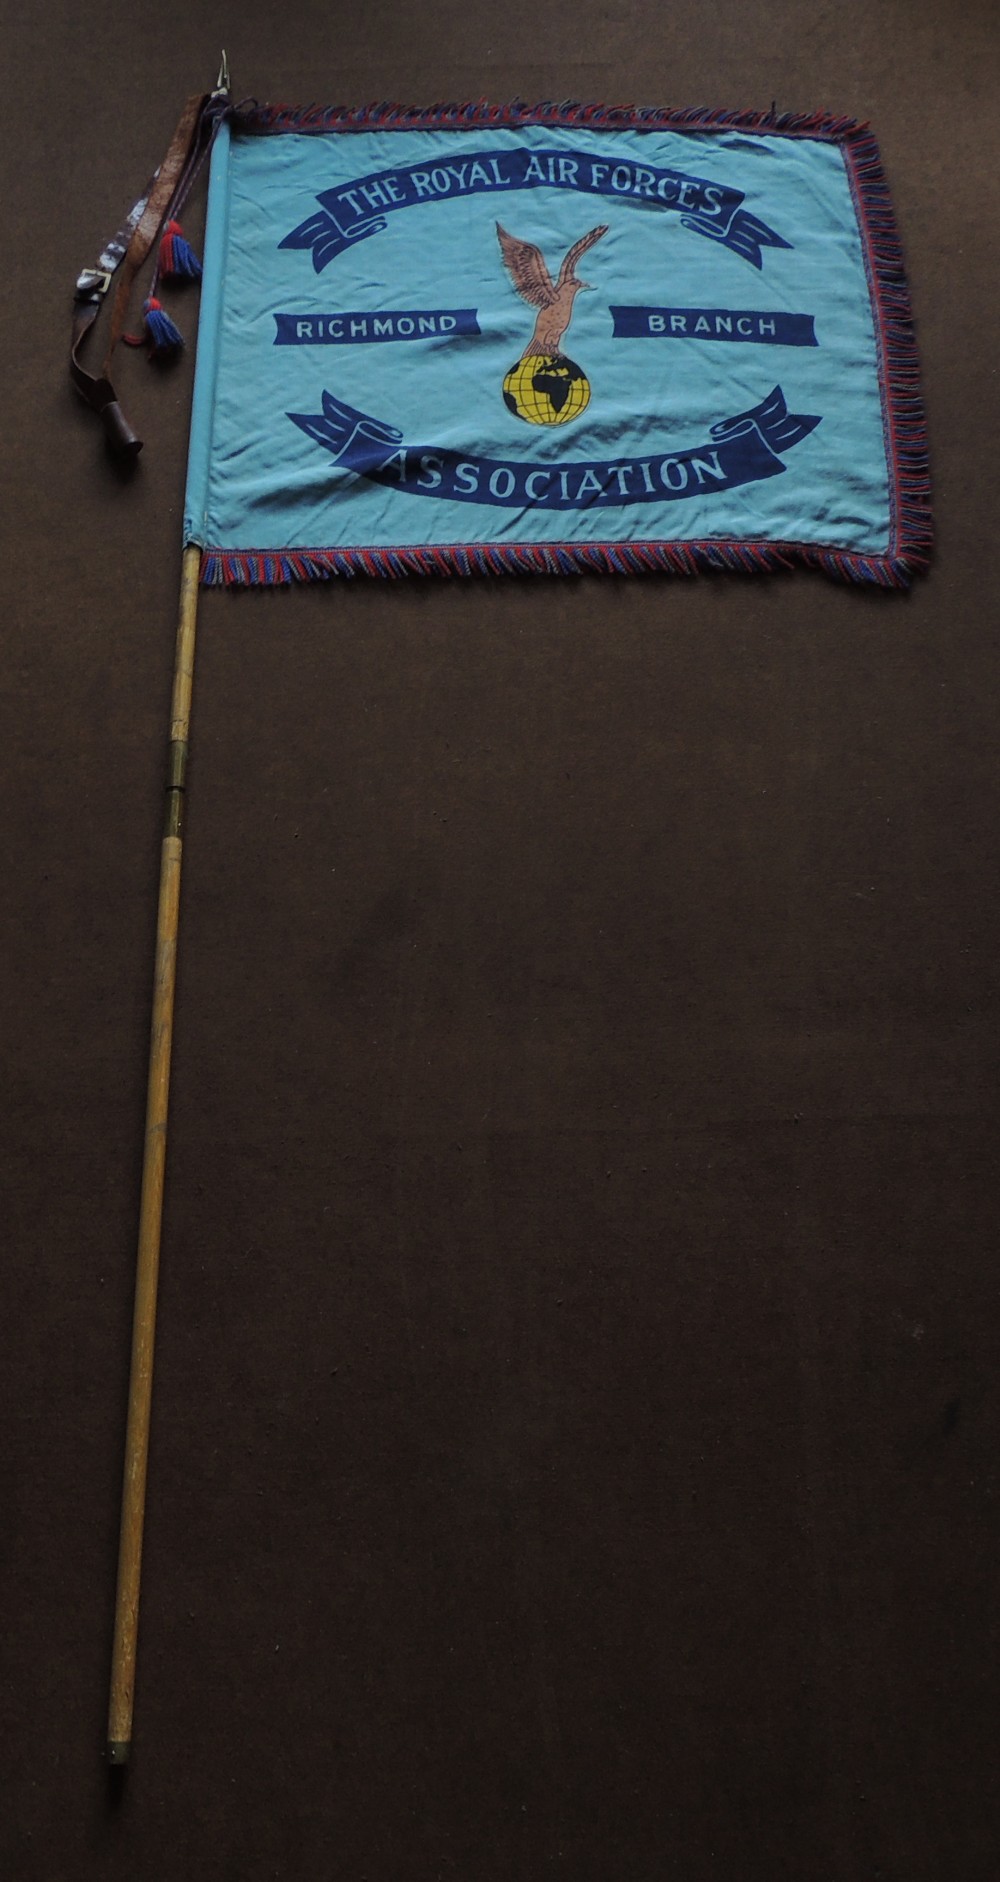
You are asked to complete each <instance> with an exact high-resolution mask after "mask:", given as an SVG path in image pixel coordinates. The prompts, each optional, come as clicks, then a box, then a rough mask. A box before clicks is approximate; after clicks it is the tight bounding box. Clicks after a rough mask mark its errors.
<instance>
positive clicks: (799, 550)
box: [201, 100, 933, 589]
mask: <svg viewBox="0 0 1000 1882" xmlns="http://www.w3.org/2000/svg"><path fill="white" fill-rule="evenodd" d="M234 121H235V124H236V127H237V129H238V130H239V131H241V132H249V133H252V134H254V135H264V136H270V135H276V134H280V133H282V132H288V131H295V132H311V133H317V134H322V133H327V132H338V131H347V132H350V131H368V130H373V129H379V130H415V129H428V130H457V131H458V130H466V129H468V128H469V127H470V126H471V127H475V126H484V125H491V126H494V127H500V128H502V127H507V126H519V125H528V124H567V125H571V124H586V125H590V126H591V127H594V128H601V129H617V130H628V129H642V130H664V129H671V130H688V131H692V130H740V131H761V132H764V131H766V132H768V133H769V134H771V135H775V134H778V135H781V136H786V137H807V138H819V139H823V140H825V141H828V142H831V143H836V144H838V145H840V147H841V149H842V151H843V156H844V162H845V165H846V168H847V173H848V178H849V180H850V185H851V191H852V195H853V197H854V202H855V207H856V210H857V215H858V225H859V228H860V230H861V234H862V245H863V249H864V255H865V266H866V269H867V273H868V283H869V290H870V295H871V304H872V313H873V318H874V322H875V332H876V342H877V346H878V353H879V380H880V386H881V392H882V422H883V430H884V435H885V447H886V459H887V462H888V464H889V466H890V472H891V474H890V479H889V485H890V537H889V547H888V550H887V552H886V553H885V554H883V555H859V554H856V553H854V552H851V551H848V550H845V549H837V548H831V547H825V546H823V545H821V544H814V543H798V542H791V543H789V542H740V541H712V540H709V541H702V542H624V543H620V542H612V543H539V544H530V543H522V544H510V543H481V544H452V545H448V546H446V547H434V546H430V545H424V546H415V547H410V546H406V547H399V548H392V549H376V548H371V549H361V548H357V549H285V550H277V551H259V550H246V549H244V550H230V549H212V548H208V549H205V550H204V551H203V554H202V563H201V580H202V582H203V583H205V584H206V585H207V586H209V587H220V586H258V585H267V586H276V585H284V584H287V583H290V582H307V581H327V580H329V579H330V578H331V577H334V576H342V577H352V576H355V575H371V576H378V577H383V578H389V579H395V578H397V577H401V576H406V575H447V576H451V575H500V574H516V575H566V574H581V573H584V572H587V571H594V572H597V573H600V574H608V575H625V574H649V573H666V574H672V575H696V574H699V573H700V572H702V571H703V570H711V569H717V570H729V571H731V572H733V573H743V574H751V573H757V572H762V571H766V570H773V569H788V568H793V567H795V566H796V565H799V566H801V565H803V564H804V565H805V566H806V567H809V568H818V569H821V570H822V571H823V572H824V574H827V575H831V576H833V577H835V578H837V579H839V580H844V581H852V582H864V583H867V584H869V585H874V586H876V587H880V588H896V589H905V588H908V587H909V586H910V582H911V580H912V577H913V576H914V575H915V574H917V573H919V572H920V571H922V570H923V569H925V568H926V567H927V564H928V562H929V560H930V554H931V548H932V541H933V531H932V525H931V505H930V499H931V484H930V470H929V464H928V452H927V429H926V423H925V418H924V410H923V402H922V399H921V393H920V368H919V361H918V357H917V344H916V336H915V333H914V330H913V316H912V312H911V308H910V297H909V290H908V287H907V283H906V274H905V270H904V266H903V252H902V248H901V245H900V241H899V235H898V232H897V229H896V222H895V217H894V215H893V210H892V203H891V201H890V197H889V190H888V186H887V184H886V180H885V174H884V172H883V169H882V163H881V158H880V156H879V150H878V144H877V143H876V140H875V137H874V135H873V134H872V131H871V129H870V127H869V125H868V124H866V123H862V122H859V121H858V120H857V119H855V118H839V117H832V116H830V115H829V114H828V113H825V112H776V111H775V110H774V108H773V106H772V108H771V110H770V111H713V110H707V109H703V108H700V107H692V108H690V109H682V110H674V109H671V108H669V107H659V106H641V105H640V106H632V105H592V104H591V105H588V104H574V103H567V104H539V105H525V104H522V103H521V102H520V101H519V100H515V101H514V102H513V103H511V104H507V105H490V104H486V103H483V102H480V103H478V104H461V105H458V104H447V105H428V106H426V107H420V106H402V105H394V104H372V105H361V106H357V107H351V106H346V105H333V106H325V107H324V106H319V105H306V106H303V107H301V108H299V109H293V108H291V107H289V106H285V105H260V106H257V105H254V106H250V107H244V108H241V110H240V111H238V112H237V113H236V114H235V119H234Z"/></svg>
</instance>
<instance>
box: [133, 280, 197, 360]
mask: <svg viewBox="0 0 1000 1882" xmlns="http://www.w3.org/2000/svg"><path fill="white" fill-rule="evenodd" d="M142 312H143V318H144V320H145V323H146V331H145V332H144V333H123V334H122V339H123V340H124V341H125V344H126V346H145V345H146V344H147V342H148V344H149V350H150V356H151V358H153V359H173V358H175V357H176V355H177V354H178V353H179V352H180V351H181V348H182V347H183V345H184V335H183V333H182V332H181V330H180V328H179V327H175V325H174V323H173V321H172V320H171V318H170V315H169V314H168V313H165V312H164V310H163V308H162V307H161V305H160V303H159V301H158V300H157V299H156V296H155V295H154V294H151V295H150V297H149V299H148V300H147V301H144V302H143V308H142Z"/></svg>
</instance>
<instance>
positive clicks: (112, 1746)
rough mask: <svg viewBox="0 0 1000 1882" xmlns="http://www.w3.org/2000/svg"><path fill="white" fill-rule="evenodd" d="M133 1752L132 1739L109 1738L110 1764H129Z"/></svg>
mask: <svg viewBox="0 0 1000 1882" xmlns="http://www.w3.org/2000/svg"><path fill="white" fill-rule="evenodd" d="M131 1751H132V1740H131V1739H130V1738H109V1739H108V1763H109V1764H115V1765H122V1764H127V1763H128V1761H129V1756H130V1754H131Z"/></svg>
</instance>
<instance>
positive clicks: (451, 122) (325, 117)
mask: <svg viewBox="0 0 1000 1882" xmlns="http://www.w3.org/2000/svg"><path fill="white" fill-rule="evenodd" d="M234 124H235V127H236V129H237V130H238V131H245V132H253V133H255V134H257V135H261V136H269V135H272V134H274V133H278V132H281V131H316V132H323V131H371V130H399V131H408V130H415V129H418V130H426V129H432V130H437V131H448V130H453V131H464V130H467V129H468V128H469V127H470V126H472V127H475V126H477V125H497V126H501V127H504V126H510V125H513V126H515V127H517V126H521V125H526V124H587V125H590V126H592V127H593V128H595V129H602V128H603V129H607V130H628V129H629V128H631V127H635V128H639V129H642V130H690V131H696V130H730V131H781V132H784V133H785V134H786V135H791V136H798V137H825V138H836V139H841V138H844V137H847V136H850V135H851V133H852V132H854V131H858V130H863V129H866V128H867V126H865V125H863V124H862V123H860V122H859V120H858V119H857V118H838V117H832V116H831V115H830V114H829V113H828V112H824V111H813V112H808V111H784V112H777V113H775V109H774V106H773V105H772V106H771V107H770V108H769V110H767V111H716V110H711V109H709V108H708V107H705V106H700V105H695V106H689V107H686V108H680V109H677V108H674V107H671V106H662V107H661V106H658V105H597V104H580V103H577V102H576V101H575V100H572V99H569V100H567V101H566V102H565V103H563V104H556V103H554V102H551V101H550V102H547V103H544V104H538V105H526V104H525V103H524V102H523V100H521V99H520V98H515V99H513V100H512V102H511V103H510V104H506V105H491V104H488V103H487V102H486V100H485V99H480V100H478V101H477V102H475V103H466V104H436V105H399V104H390V103H387V102H385V101H381V102H378V103H374V104H367V105H302V106H292V105H248V106H247V107H245V108H244V109H242V110H237V111H236V113H235V114H234Z"/></svg>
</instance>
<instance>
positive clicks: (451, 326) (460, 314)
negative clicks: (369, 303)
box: [274, 307, 482, 346]
mask: <svg viewBox="0 0 1000 1882" xmlns="http://www.w3.org/2000/svg"><path fill="white" fill-rule="evenodd" d="M274 318H275V321H276V323H277V328H278V331H277V333H276V334H275V336H274V344H275V346H364V345H368V344H369V343H370V342H372V341H375V340H434V339H438V340H440V339H449V340H450V339H451V338H452V337H453V335H454V334H456V333H480V332H481V331H482V329H481V327H480V325H479V320H478V317H477V314H476V309H475V308H474V307H442V308H436V307H435V308H430V307H425V308H423V309H422V310H421V309H420V308H419V307H418V308H414V309H413V310H412V311H411V312H409V313H387V312H385V311H383V312H382V313H380V314H370V313H357V314H275V316H274Z"/></svg>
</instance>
